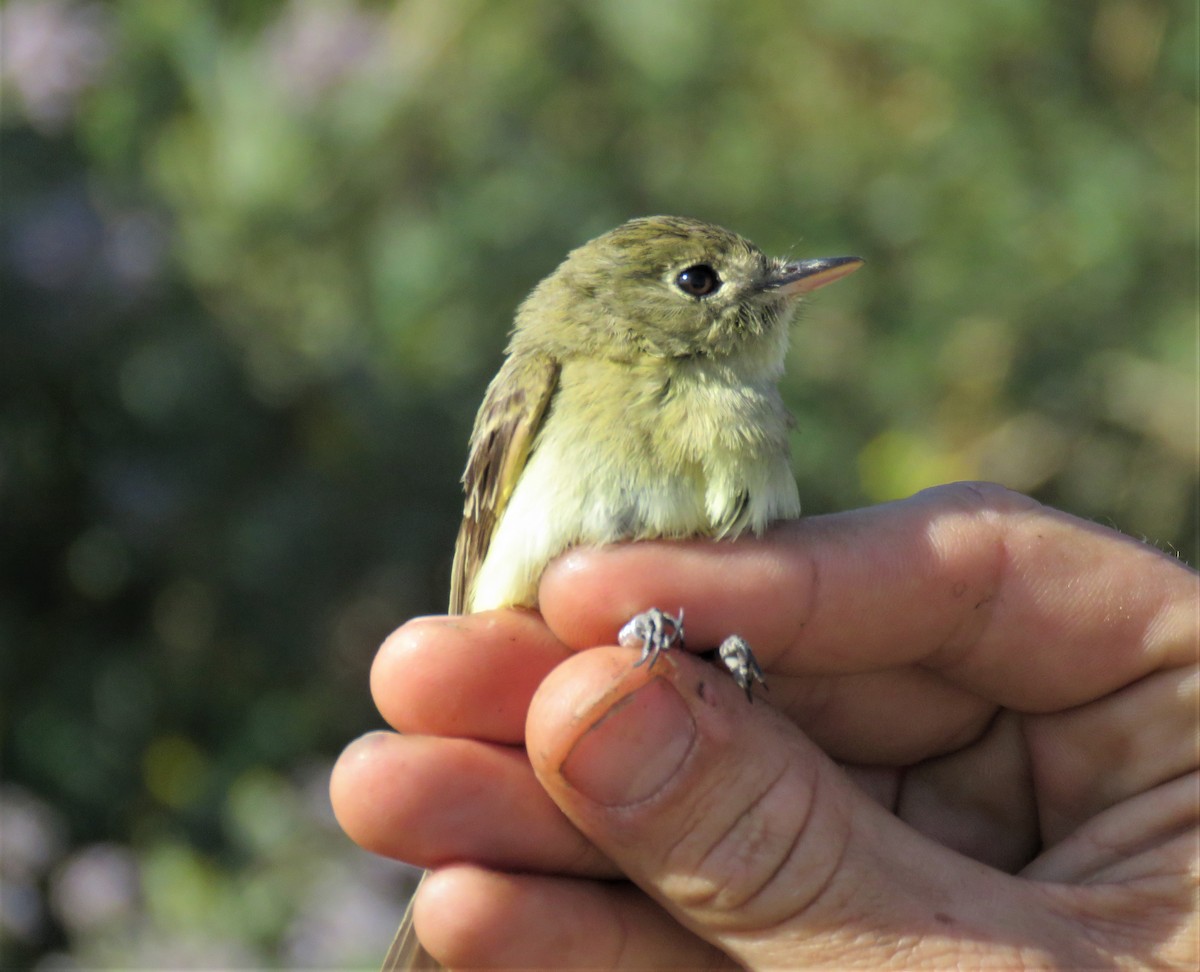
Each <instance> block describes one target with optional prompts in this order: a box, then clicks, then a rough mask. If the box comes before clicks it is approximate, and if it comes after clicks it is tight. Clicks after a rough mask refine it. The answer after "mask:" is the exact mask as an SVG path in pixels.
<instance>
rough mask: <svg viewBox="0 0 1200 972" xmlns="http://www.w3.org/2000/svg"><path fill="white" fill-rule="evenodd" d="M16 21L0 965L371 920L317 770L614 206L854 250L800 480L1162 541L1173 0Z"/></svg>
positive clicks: (3, 483)
mask: <svg viewBox="0 0 1200 972" xmlns="http://www.w3.org/2000/svg"><path fill="white" fill-rule="evenodd" d="M0 18H2V28H3V35H2V36H3V40H2V44H3V50H2V52H0V53H2V54H3V57H2V63H0V85H2V88H0V94H2V105H0V126H2V127H0V139H2V140H0V173H2V177H3V185H2V198H0V217H2V219H3V229H2V235H0V273H2V274H3V276H2V285H3V306H4V311H3V317H4V322H3V331H2V334H3V352H2V353H0V387H2V388H3V399H2V402H3V411H2V413H0V450H2V451H0V503H2V504H3V507H2V508H3V523H4V526H3V544H2V546H0V565H2V566H0V569H2V570H3V574H4V579H3V593H2V594H0V638H2V640H3V655H2V661H0V665H2V667H0V683H2V685H3V689H4V695H5V700H4V716H5V722H6V726H5V734H4V749H3V769H4V778H5V786H4V789H3V790H2V791H0V823H2V824H3V826H4V830H5V835H4V837H5V857H4V859H3V872H2V874H0V877H3V879H4V881H5V895H4V906H3V910H2V912H0V919H2V922H3V926H2V928H0V931H3V938H4V939H5V940H6V942H7V945H6V948H7V950H8V951H7V952H6V954H5V955H4V956H3V961H2V962H0V964H3V965H4V966H5V967H20V966H29V965H33V964H36V963H37V962H38V961H44V962H47V963H51V964H53V963H54V962H59V961H61V960H62V958H61V955H62V953H70V955H71V956H72V958H73V960H74V961H76V962H78V963H79V964H81V965H84V966H87V965H95V964H109V965H113V964H116V965H124V966H126V967H138V966H142V967H153V966H158V967H168V966H169V967H177V966H183V965H188V964H194V965H209V966H213V965H244V966H264V965H279V966H283V967H303V966H324V967H338V966H348V965H355V964H369V963H370V962H371V961H373V960H375V959H376V958H378V956H379V955H380V954H381V951H382V949H383V947H384V945H385V944H386V938H387V936H388V934H389V933H390V926H391V924H392V923H393V922H394V920H395V918H396V915H397V913H398V907H399V906H398V905H397V904H396V901H397V900H398V899H399V897H400V896H402V894H403V892H404V889H405V880H406V875H404V874H397V869H395V868H387V867H386V866H382V865H381V866H376V865H373V864H372V863H371V862H369V861H368V859H367V858H366V856H365V855H361V854H357V853H356V852H354V851H353V850H352V849H351V848H349V846H348V842H346V841H345V840H344V839H343V838H341V837H340V836H339V835H338V834H337V833H336V831H335V829H334V828H333V825H332V823H331V819H330V815H329V812H328V808H327V805H326V798H325V796H324V786H325V773H326V772H327V768H328V764H329V762H330V760H331V759H332V757H333V756H334V754H335V753H336V752H337V750H338V749H339V747H340V746H341V745H342V744H343V743H344V742H345V741H346V740H347V739H348V738H350V736H351V735H352V734H354V733H356V732H359V731H361V730H363V729H365V728H367V727H369V726H372V725H374V724H375V722H376V717H375V716H374V715H373V713H372V710H371V707H370V704H369V700H368V697H367V685H366V673H367V668H368V665H369V662H370V659H371V656H372V654H373V652H374V649H375V647H376V645H377V643H378V642H379V640H380V639H381V638H382V636H383V635H384V634H385V633H386V632H387V631H388V630H390V629H391V628H392V627H394V626H395V625H397V624H398V623H399V622H401V621H402V620H403V619H404V618H405V617H406V616H409V615H411V614H414V613H419V612H430V611H437V610H439V609H440V607H441V605H442V604H443V602H444V598H445V591H446V573H447V567H448V560H449V551H450V547H451V542H452V537H453V533H454V530H455V529H456V526H457V516H458V511H459V506H460V501H459V496H458V492H457V485H456V479H457V475H458V471H459V469H460V466H461V464H462V461H463V458H464V451H465V440H466V435H467V432H468V428H469V423H470V420H471V418H472V416H473V413H474V409H475V407H476V404H477V402H478V399H479V396H480V394H481V392H482V389H483V387H484V385H485V383H486V381H487V379H488V378H489V377H490V375H491V373H492V372H493V371H494V370H495V368H496V366H497V364H498V361H499V353H500V349H501V347H502V344H503V342H504V339H505V332H506V329H507V327H508V323H509V321H510V319H511V313H512V310H513V308H514V307H515V305H516V304H517V302H518V301H519V300H520V298H521V297H522V295H523V294H524V293H525V292H526V291H527V290H528V289H529V287H530V286H531V285H532V284H533V283H534V282H536V280H537V279H539V278H540V277H541V276H543V275H544V274H545V273H547V272H548V271H549V270H550V269H552V268H553V266H554V265H555V264H556V263H557V261H558V260H559V259H560V258H561V257H562V256H563V255H564V254H565V253H566V251H567V250H568V249H569V248H570V247H572V246H574V245H576V244H578V243H580V242H582V241H583V240H585V239H587V238H589V237H590V236H592V235H595V234H596V233H598V232H601V231H603V230H605V229H608V228H610V227H611V226H613V225H615V224H617V223H619V222H621V221H622V220H624V219H626V218H628V217H630V216H633V215H638V214H645V213H652V212H674V213H683V214H689V215H695V216H700V217H702V218H707V219H710V220H713V221H716V222H719V223H722V224H724V225H727V226H729V227H730V228H732V229H735V230H737V231H739V232H741V233H744V234H746V235H748V236H750V237H751V238H752V239H754V240H755V241H756V242H758V243H759V244H760V245H762V246H763V247H764V248H766V249H768V250H771V251H777V252H782V253H787V254H792V255H796V256H804V255H833V254H839V253H857V254H860V255H862V256H864V257H866V258H867V260H868V267H867V269H866V270H865V271H863V272H861V273H859V274H857V275H856V276H855V277H854V278H853V279H851V280H849V281H847V282H846V283H843V284H840V285H839V286H838V287H836V288H831V289H830V290H829V291H824V292H822V293H821V295H820V297H819V299H817V300H815V301H814V303H813V305H812V306H811V307H810V308H809V309H808V310H807V312H806V314H805V315H804V317H803V319H802V320H801V321H800V322H799V324H798V325H797V327H796V331H795V341H794V348H793V352H792V355H791V361H790V369H789V378H788V384H787V387H786V390H785V391H786V395H787V397H788V399H789V401H790V402H791V403H792V405H793V407H794V410H795V412H796V413H797V416H798V418H799V423H798V426H797V431H796V437H795V441H794V451H795V462H796V470H797V475H798V477H799V480H800V483H801V493H802V496H803V497H804V500H805V503H806V508H807V509H808V511H809V512H822V511H830V510H835V509H841V508H847V507H852V506H855V505H859V504H863V503H869V502H875V501H880V500H885V499H889V498H892V497H897V496H903V495H906V494H908V493H910V492H912V491H914V490H916V489H919V488H921V487H924V486H927V485H931V484H934V483H938V482H943V481H948V480H953V479H961V478H988V479H995V480H998V481H1001V482H1004V483H1006V484H1008V485H1010V486H1013V487H1015V488H1017V489H1021V490H1024V491H1027V492H1030V493H1032V494H1033V495H1035V496H1037V497H1038V498H1039V499H1042V500H1044V501H1046V502H1049V503H1052V504H1055V505H1057V506H1060V507H1062V508H1064V509H1067V510H1070V511H1072V512H1075V513H1078V514H1079V515H1082V516H1085V517H1089V518H1092V519H1095V520H1097V521H1099V522H1101V523H1104V524H1108V525H1112V526H1115V527H1117V528H1119V529H1121V530H1124V531H1126V532H1128V533H1131V534H1133V535H1135V536H1138V537H1143V538H1145V539H1147V540H1148V541H1149V542H1151V543H1155V544H1157V545H1159V546H1161V547H1162V548H1163V549H1166V550H1169V551H1172V552H1176V553H1178V554H1179V555H1180V556H1182V557H1183V558H1184V559H1186V560H1187V561H1189V562H1191V563H1195V562H1196V557H1197V552H1198V551H1197V536H1196V535H1197V462H1198V459H1197V371H1196V367H1197V358H1196V355H1197V334H1196V314H1197V304H1196V298H1197V294H1196V259H1197V257H1196V232H1197V229H1196V223H1197V199H1196V171H1197V170H1196V166H1197V159H1196V137H1197V125H1196V98H1195V94H1196V69H1197V64H1196V40H1195V38H1196V31H1197V23H1196V6H1195V4H1192V3H1185V2H1170V0H1080V2H1075V3H1054V2H1051V0H979V2H975V3H969V4H968V3H961V2H959V0H920V2H917V0H902V2H899V3H892V4H878V3H868V2H866V0H813V2H809V3H803V4H795V3H788V2H785V0H762V2H747V3H741V4H719V3H715V2H712V0H690V2H688V3H683V2H682V0H663V2H657V3H642V2H639V0H607V2H596V3H570V2H568V3H563V2H551V0H493V2H482V0H404V2H395V3H387V4H385V3H367V2H362V3H353V2H350V0H290V2H277V0H258V2H252V0H243V2H238V0H220V2H212V0H208V2H206V0H125V2H122V3H121V4H102V3H97V2H83V0H79V2H73V0H42V2H37V0H10V2H8V3H7V4H5V5H4V6H3V7H2V8H0ZM14 848H20V851H19V852H18V851H16V850H14ZM55 956H58V957H57V958H56V957H55ZM39 957H42V958H39ZM47 967H48V966H47ZM55 967H59V966H57V965H56V966H55Z"/></svg>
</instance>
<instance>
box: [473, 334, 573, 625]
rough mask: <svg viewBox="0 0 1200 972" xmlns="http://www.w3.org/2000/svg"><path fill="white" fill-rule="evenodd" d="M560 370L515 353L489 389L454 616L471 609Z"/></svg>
mask: <svg viewBox="0 0 1200 972" xmlns="http://www.w3.org/2000/svg"><path fill="white" fill-rule="evenodd" d="M558 370H559V368H558V363H557V362H555V361H553V360H551V359H550V358H548V357H535V356H533V355H519V354H514V355H510V356H509V358H508V360H507V361H505V362H504V365H503V366H502V367H501V368H500V371H499V372H498V373H497V374H496V377H495V378H493V379H492V383H491V384H490V385H489V386H488V390H487V394H486V395H485V396H484V399H483V404H482V405H481V406H480V408H479V414H478V415H477V416H476V418H475V429H474V431H473V432H472V433H471V449H470V454H469V456H468V457H467V468H466V471H465V472H464V473H463V488H464V490H465V492H466V494H467V498H466V502H465V503H464V504H463V521H462V526H461V527H459V530H458V541H457V542H456V543H455V545H454V567H453V569H452V570H451V574H450V613H451V614H462V613H464V612H465V611H466V610H467V606H468V601H469V598H470V596H471V585H472V584H473V583H474V581H475V575H476V574H478V573H479V568H480V566H481V565H482V564H483V559H484V557H486V556H487V552H488V547H490V546H491V543H492V536H493V534H494V533H495V531H496V524H497V523H499V522H500V516H501V514H503V512H504V508H505V506H507V505H508V499H509V497H510V496H511V495H512V491H513V488H514V487H515V486H516V485H517V480H518V479H519V478H520V476H521V471H522V470H523V469H524V468H525V463H526V461H527V460H528V459H529V453H530V452H531V450H532V449H533V445H534V441H535V439H536V438H537V433H538V429H539V428H540V426H541V424H542V418H543V417H544V416H545V414H546V409H547V407H548V406H549V405H550V399H551V398H553V396H554V390H555V388H557V387H558Z"/></svg>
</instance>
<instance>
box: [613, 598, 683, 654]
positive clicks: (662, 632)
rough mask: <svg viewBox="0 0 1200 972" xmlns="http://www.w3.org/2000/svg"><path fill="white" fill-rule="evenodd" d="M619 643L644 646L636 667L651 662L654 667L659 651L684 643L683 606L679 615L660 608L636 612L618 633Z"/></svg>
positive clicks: (627, 646)
mask: <svg viewBox="0 0 1200 972" xmlns="http://www.w3.org/2000/svg"><path fill="white" fill-rule="evenodd" d="M617 644H619V645H621V646H622V647H623V648H633V647H634V646H636V645H641V647H642V657H641V658H639V659H638V660H637V661H636V662H635V663H634V667H635V668H636V667H637V666H638V665H641V664H644V663H646V662H649V666H648V667H651V668H653V667H654V663H655V662H656V661H657V660H658V655H659V652H662V651H667V650H669V649H671V648H674V647H676V646H677V645H679V646H682V645H683V608H680V609H679V617H672V616H671V615H669V614H666V613H665V612H663V611H660V610H659V609H658V608H651V609H650V610H649V611H643V612H642V613H641V614H635V615H634V616H633V617H632V618H630V619H629V621H628V622H627V623H626V625H625V627H623V628H622V629H621V631H620V633H619V634H618V635H617Z"/></svg>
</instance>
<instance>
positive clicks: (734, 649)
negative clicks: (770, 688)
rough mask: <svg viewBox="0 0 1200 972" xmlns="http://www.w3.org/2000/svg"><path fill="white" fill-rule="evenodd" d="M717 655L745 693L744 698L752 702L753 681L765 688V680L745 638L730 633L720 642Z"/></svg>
mask: <svg viewBox="0 0 1200 972" xmlns="http://www.w3.org/2000/svg"><path fill="white" fill-rule="evenodd" d="M717 657H718V658H720V659H721V663H722V664H723V665H724V666H725V667H726V668H728V669H729V674H730V675H732V676H733V680H734V681H735V682H737V683H738V686H739V687H740V688H741V689H742V691H743V692H745V693H746V698H748V699H749V700H750V701H751V702H753V701H754V693H753V692H752V691H751V689H752V688H753V686H754V683H755V682H758V683H759V684H760V685H762V686H763V687H764V688H765V687H766V685H767V680H766V679H765V678H763V671H762V668H761V667H759V664H758V659H757V658H755V657H754V652H753V651H751V650H750V645H749V644H748V643H747V642H746V639H745V638H742V637H741V636H739V635H730V636H729V637H728V638H726V639H725V640H724V641H722V642H721V647H720V648H718V649H717Z"/></svg>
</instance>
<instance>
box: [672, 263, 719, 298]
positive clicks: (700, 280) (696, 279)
mask: <svg viewBox="0 0 1200 972" xmlns="http://www.w3.org/2000/svg"><path fill="white" fill-rule="evenodd" d="M675 286H677V287H678V288H679V289H680V290H682V291H683V292H684V293H685V294H690V295H691V296H693V297H707V296H708V295H709V294H711V293H713V292H714V291H716V290H717V289H718V288H719V287H720V286H721V278H720V277H718V276H717V271H716V270H714V269H713V268H712V267H710V266H709V265H708V264H707V263H697V264H695V265H693V266H690V267H688V268H687V269H686V270H681V271H679V276H678V277H676V278H675Z"/></svg>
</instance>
